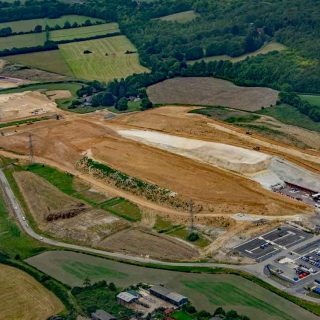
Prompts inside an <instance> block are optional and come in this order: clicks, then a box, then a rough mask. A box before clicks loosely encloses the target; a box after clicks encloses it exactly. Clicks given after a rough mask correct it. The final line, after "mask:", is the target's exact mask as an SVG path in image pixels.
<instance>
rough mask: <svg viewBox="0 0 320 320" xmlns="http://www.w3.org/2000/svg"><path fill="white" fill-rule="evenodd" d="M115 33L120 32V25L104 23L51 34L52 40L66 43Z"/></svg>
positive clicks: (56, 31)
mask: <svg viewBox="0 0 320 320" xmlns="http://www.w3.org/2000/svg"><path fill="white" fill-rule="evenodd" d="M114 32H120V29H119V25H118V24H117V23H104V24H98V25H94V26H89V27H80V28H72V29H63V30H54V31H51V32H50V40H52V41H64V40H73V39H84V38H90V37H94V36H100V35H107V34H110V33H114Z"/></svg>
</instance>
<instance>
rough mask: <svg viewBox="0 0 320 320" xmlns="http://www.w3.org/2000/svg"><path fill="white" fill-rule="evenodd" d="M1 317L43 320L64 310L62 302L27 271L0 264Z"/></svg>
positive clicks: (3, 319)
mask: <svg viewBox="0 0 320 320" xmlns="http://www.w3.org/2000/svg"><path fill="white" fill-rule="evenodd" d="M0 299H1V307H0V319H1V320H7V319H19V320H43V319H47V318H49V317H50V316H53V315H55V314H57V313H59V312H61V311H63V310H64V306H63V304H62V302H61V301H60V300H59V299H58V298H57V297H56V296H55V295H54V294H53V293H52V292H50V291H49V290H47V289H46V288H44V287H43V286H42V285H41V284H40V283H38V282H37V281H36V280H35V279H33V278H32V277H31V276H30V275H28V274H27V273H25V272H23V271H21V270H19V269H16V268H13V267H10V266H7V265H3V264H0Z"/></svg>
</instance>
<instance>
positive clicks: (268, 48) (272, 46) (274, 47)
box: [188, 42, 287, 63]
mask: <svg viewBox="0 0 320 320" xmlns="http://www.w3.org/2000/svg"><path fill="white" fill-rule="evenodd" d="M285 49H287V47H285V46H284V45H283V44H281V43H279V42H269V43H268V44H266V45H265V46H263V47H262V48H260V49H258V50H257V51H254V52H251V53H247V54H243V55H241V56H239V57H230V56H227V55H220V56H212V57H205V58H203V59H198V60H192V61H189V62H188V63H195V62H197V61H201V60H204V61H205V62H210V61H218V60H229V61H231V62H239V61H242V60H245V59H247V58H250V57H255V56H257V55H259V54H267V53H269V52H272V51H282V50H285Z"/></svg>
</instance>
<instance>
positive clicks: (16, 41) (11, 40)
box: [0, 32, 46, 51]
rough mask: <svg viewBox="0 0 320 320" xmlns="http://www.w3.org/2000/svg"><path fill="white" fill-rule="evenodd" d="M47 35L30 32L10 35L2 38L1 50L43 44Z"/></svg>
mask: <svg viewBox="0 0 320 320" xmlns="http://www.w3.org/2000/svg"><path fill="white" fill-rule="evenodd" d="M45 41H46V35H45V33H44V32H42V33H29V34H22V35H17V36H10V37H1V38H0V51H1V50H5V49H12V48H30V47H37V46H43V45H44V43H45Z"/></svg>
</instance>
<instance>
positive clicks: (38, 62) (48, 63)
mask: <svg viewBox="0 0 320 320" xmlns="http://www.w3.org/2000/svg"><path fill="white" fill-rule="evenodd" d="M71 30H72V29H71ZM0 43H1V38H0ZM4 59H5V60H8V61H10V62H13V63H19V64H23V65H26V66H29V67H33V68H37V69H41V70H45V71H49V72H54V73H59V74H62V75H66V76H70V77H71V76H73V74H72V71H71V70H70V68H69V66H68V65H67V63H66V62H65V60H64V59H63V57H62V55H61V52H60V50H50V51H42V52H32V53H25V54H17V55H13V56H8V57H4Z"/></svg>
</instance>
